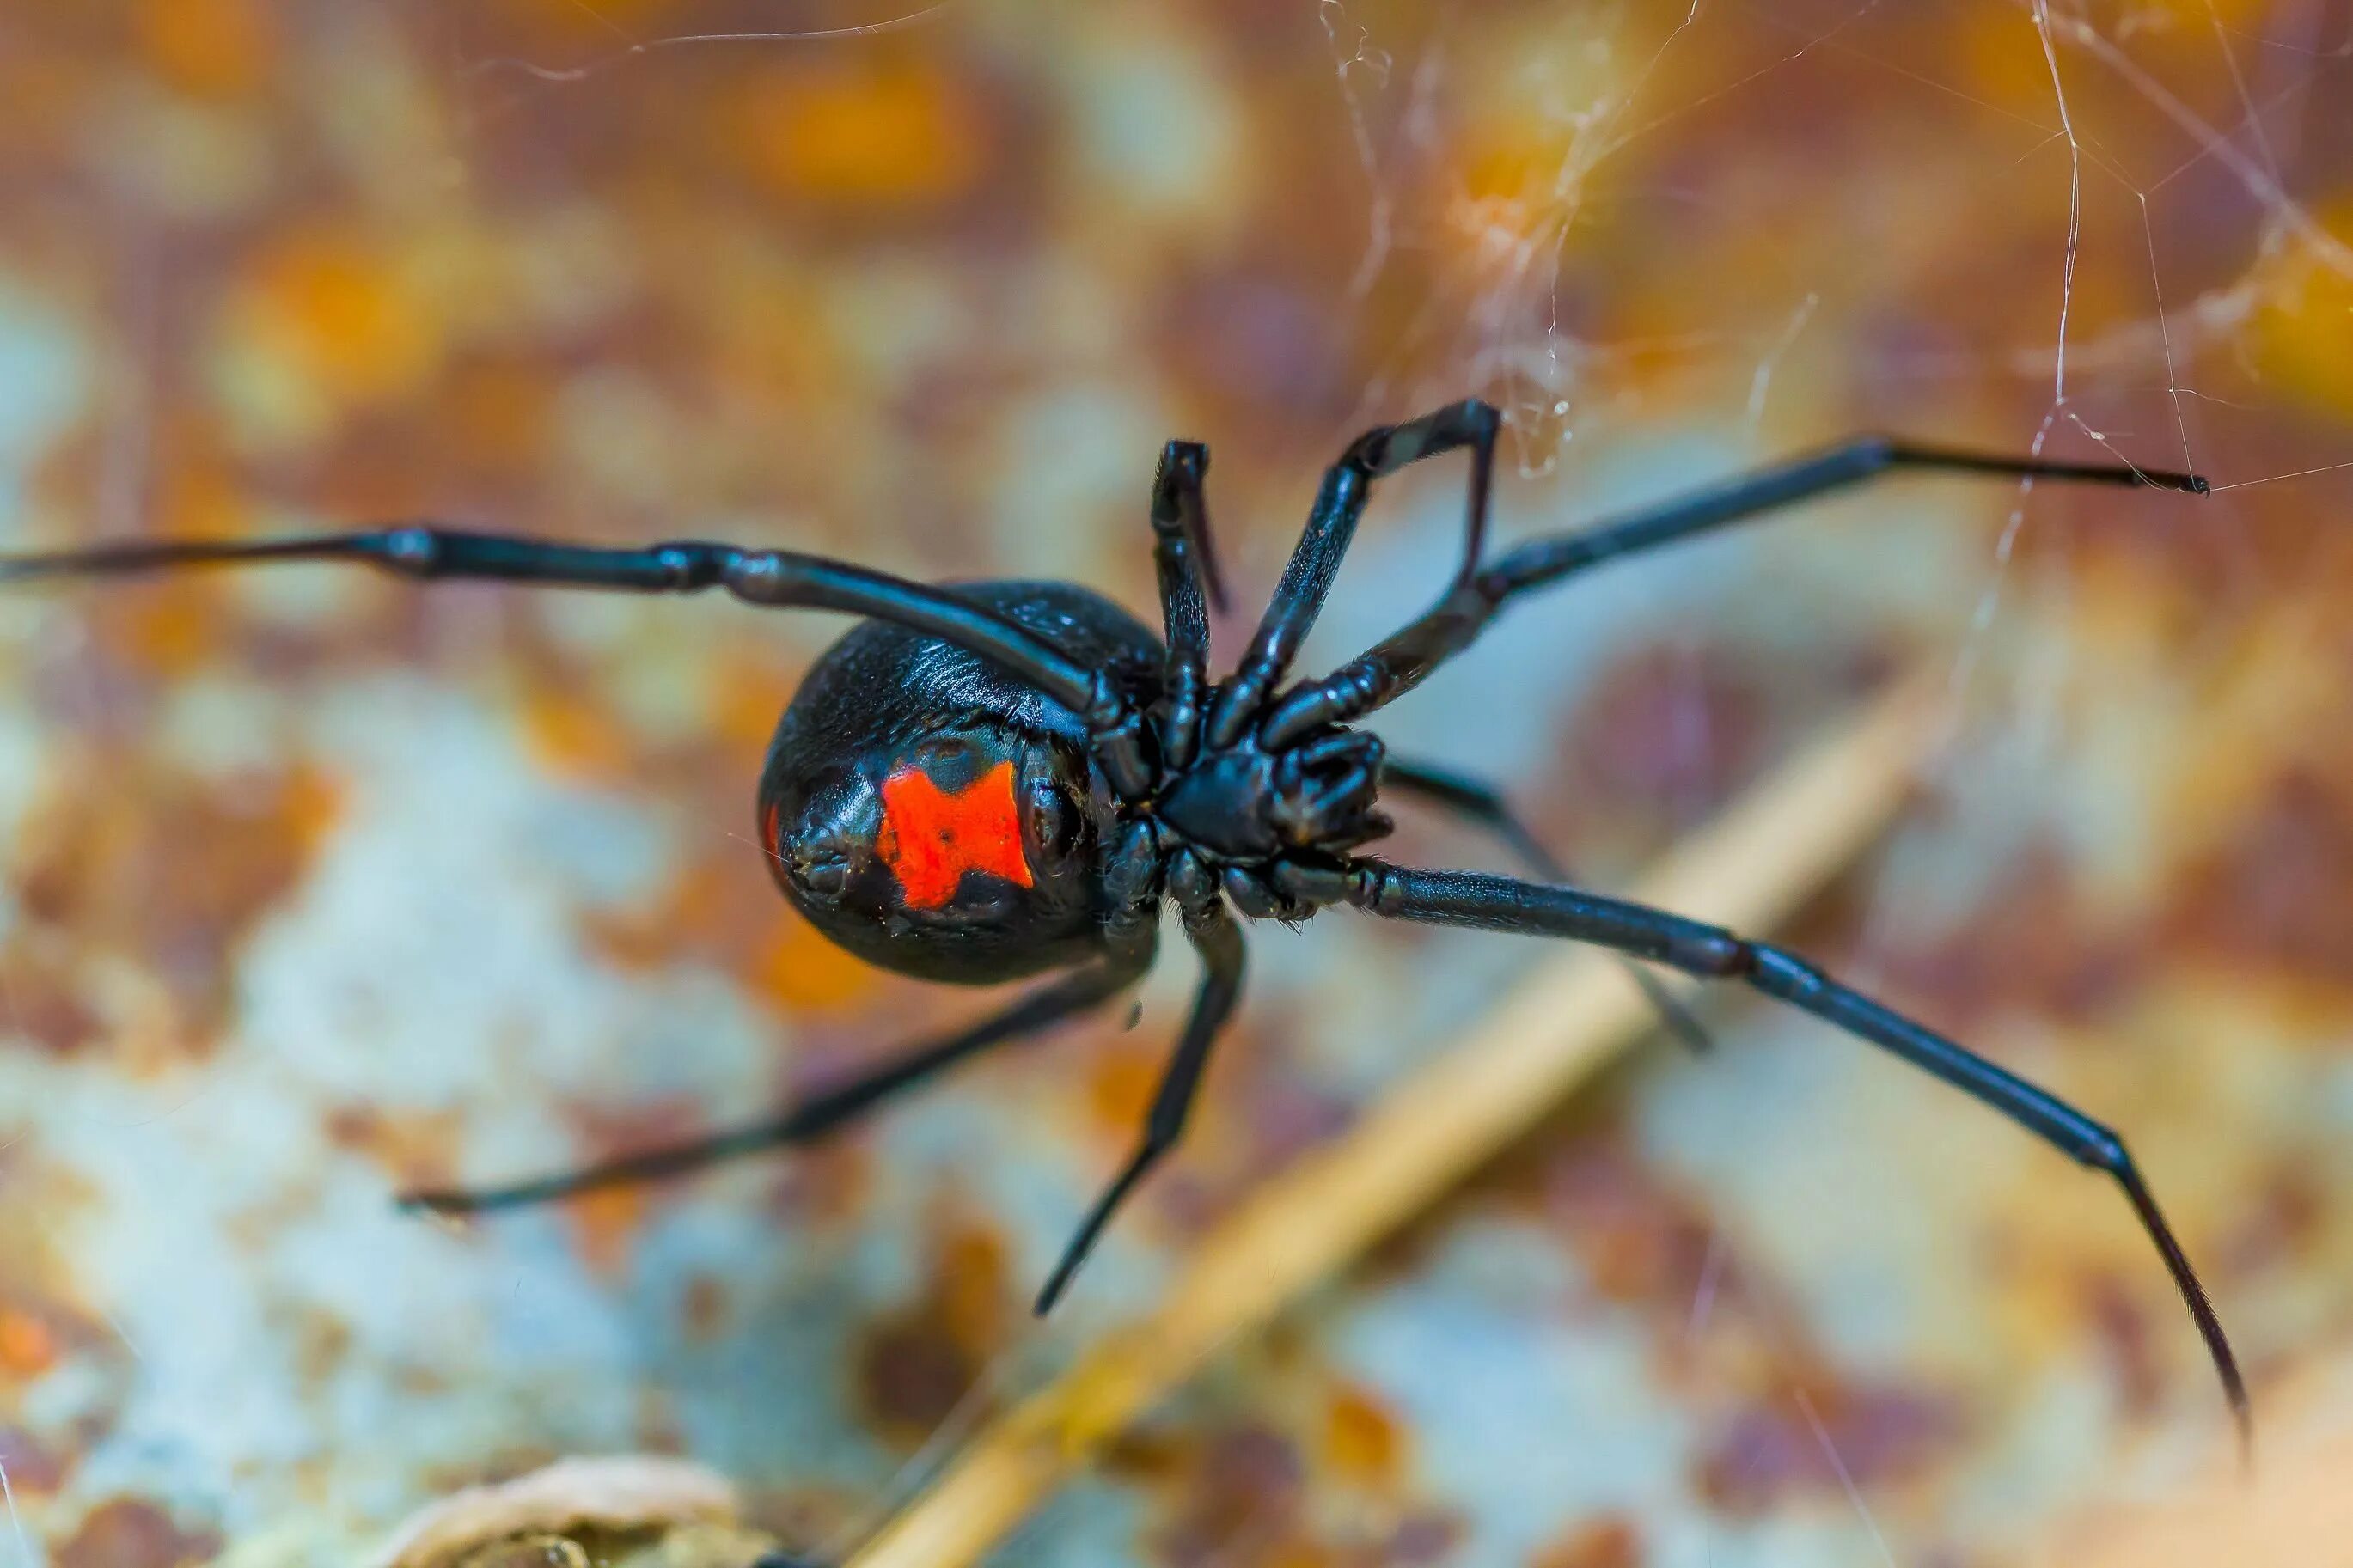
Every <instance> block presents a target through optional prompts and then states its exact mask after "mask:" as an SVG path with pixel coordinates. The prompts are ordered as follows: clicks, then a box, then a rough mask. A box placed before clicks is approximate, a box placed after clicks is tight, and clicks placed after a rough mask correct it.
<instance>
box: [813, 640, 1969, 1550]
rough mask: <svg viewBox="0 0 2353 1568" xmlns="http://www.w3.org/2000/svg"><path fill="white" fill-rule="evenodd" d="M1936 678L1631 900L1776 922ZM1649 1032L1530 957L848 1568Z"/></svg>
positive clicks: (1317, 1265) (1740, 922)
mask: <svg viewBox="0 0 2353 1568" xmlns="http://www.w3.org/2000/svg"><path fill="white" fill-rule="evenodd" d="M1939 689H1941V683H1937V682H1927V683H1923V682H1918V681H1915V682H1912V683H1909V684H1906V685H1905V686H1903V687H1901V688H1899V689H1897V690H1896V691H1895V692H1894V694H1893V695H1891V696H1887V697H1884V698H1883V699H1881V700H1877V701H1875V702H1874V703H1873V704H1872V705H1871V706H1870V708H1869V709H1868V710H1866V711H1865V712H1864V713H1863V714H1862V716H1861V717H1860V718H1858V719H1856V720H1855V721H1852V722H1851V723H1849V724H1847V725H1845V726H1844V727H1842V728H1841V730H1840V731H1838V732H1837V733H1836V734H1835V735H1834V736H1833V737H1831V739H1830V740H1828V741H1827V742H1823V743H1821V744H1820V745H1818V746H1817V747H1815V748H1814V749H1812V750H1811V751H1810V752H1807V753H1805V754H1804V755H1803V756H1802V757H1800V758H1799V760H1798V761H1797V762H1795V763H1792V764H1791V765H1789V766H1788V767H1787V768H1786V769H1784V770H1783V771H1782V772H1781V773H1779V774H1778V775H1777V776H1776V777H1774V778H1773V779H1772V780H1771V781H1769V782H1768V783H1767V784H1765V785H1763V786H1762V787H1760V788H1758V789H1757V790H1756V791H1755V792H1753V793H1752V794H1751V795H1748V796H1747V797H1746V798H1745V799H1744V800H1743V801H1742V802H1740V803H1739V804H1738V805H1736V806H1735V807H1734V808H1733V809H1732V810H1731V811H1730V812H1728V813H1727V814H1726V815H1725V816H1723V817H1722V818H1720V819H1719V820H1718V821H1717V822H1716V823H1715V824H1714V825H1713V826H1710V827H1709V828H1708V829H1707V830H1706V831H1705V832H1704V833H1702V834H1701V835H1700V836H1698V837H1695V838H1694V839H1693V840H1691V841H1690V842H1688V843H1687V844H1685V845H1684V846H1683V847H1682V848H1681V849H1679V850H1678V851H1677V852H1676V853H1675V854H1674V855H1673V856H1672V857H1670V858H1669V859H1668V860H1667V861H1666V862H1665V863H1664V864H1663V865H1662V866H1661V867H1659V868H1657V869H1656V870H1655V871H1654V873H1653V874H1652V875H1651V876H1649V877H1647V878H1645V879H1643V881H1642V882H1641V885H1640V887H1639V889H1637V891H1636V894H1635V896H1636V897H1639V898H1641V899H1643V900H1647V901H1650V902H1653V903H1658V904H1662V905H1665V906H1666V907H1668V908H1670V909H1674V910H1681V911H1684V912H1687V913H1691V914H1694V915H1697V916H1701V917H1704V918H1707V919H1713V920H1717V921H1724V922H1725V923H1727V924H1731V925H1735V926H1738V927H1745V928H1750V929H1754V928H1757V927H1762V926H1767V925H1770V924H1772V923H1774V922H1776V921H1779V920H1781V919H1782V918H1784V917H1785V916H1786V915H1787V914H1788V912H1789V911H1790V910H1792V909H1793V908H1794V907H1795V906H1796V905H1797V904H1798V903H1799V901H1800V900H1803V899H1805V898H1806V897H1807V896H1808V895H1809V894H1810V893H1811V892H1813V891H1814V890H1815V889H1818V888H1819V887H1820V885H1821V884H1822V883H1823V882H1824V881H1825V880H1826V879H1829V878H1830V877H1831V875H1832V874H1833V873H1834V872H1835V871H1836V870H1837V869H1838V868H1840V867H1841V865H1843V864H1844V863H1845V862H1846V861H1847V860H1848V859H1850V858H1852V856H1854V855H1855V854H1856V853H1857V852H1858V851H1860V850H1861V849H1862V847H1863V846H1864V845H1866V844H1867V843H1869V842H1870V840H1871V839H1872V837H1873V836H1874V835H1876V834H1877V833H1878V831H1879V830H1880V828H1881V827H1882V826H1883V825H1884V824H1885V822H1886V820H1887V818H1888V816H1890V815H1891V814H1892V813H1893V812H1894V809H1895V806H1896V805H1897V804H1898V803H1899V802H1900V801H1901V799H1902V797H1903V795H1904V791H1905V785H1906V784H1907V782H1908V781H1909V779H1910V777H1911V775H1912V773H1913V771H1914V769H1915V764H1916V763H1917V762H1918V760H1919V758H1920V756H1921V754H1922V752H1924V751H1925V750H1926V746H1927V744H1928V739H1929V735H1930V732H1931V730H1932V722H1931V717H1930V716H1931V714H1932V713H1933V711H1934V710H1935V707H1936V692H1937V691H1938V690H1939ZM1650 1025H1651V1016H1650V1015H1649V1013H1648V1011H1647V1009H1646V1007H1645V1005H1644V1003H1643V1002H1642V1000H1641V995H1640V994H1639V993H1638V992H1637V991H1636V990H1635V988H1634V986H1633V985H1632V984H1631V983H1630V981H1629V980H1628V979H1627V978H1626V976H1625V973H1624V972H1623V971H1622V970H1620V968H1619V967H1618V966H1617V965H1616V964H1614V963H1609V961H1607V960H1606V959H1602V958H1599V957H1598V956H1596V955H1594V954H1592V953H1589V952H1581V951H1580V952H1571V953H1567V954H1564V955H1563V956H1561V957H1560V958H1558V959H1556V960H1553V961H1551V962H1548V963H1546V965H1545V966H1544V967H1543V968H1541V969H1539V970H1538V971H1537V972H1536V973H1534V974H1533V975H1531V976H1530V977H1529V978H1528V979H1527V980H1526V981H1525V982H1524V983H1522V984H1520V985H1519V986H1518V987H1517V988H1516V989H1515V990H1514V991H1513V992H1512V993H1511V994H1509V995H1508V996H1506V997H1505V998H1504V1001H1503V1002H1502V1004H1501V1005H1498V1006H1497V1007H1496V1008H1495V1009H1494V1010H1493V1012H1492V1013H1490V1014H1488V1015H1487V1016H1485V1017H1484V1018H1483V1019H1482V1021H1481V1022H1480V1023H1479V1024H1478V1025H1477V1026H1474V1027H1473V1028H1472V1029H1471V1030H1470V1031H1468V1032H1467V1033H1466V1035H1465V1036H1464V1037H1462V1039H1461V1041H1460V1042H1459V1043H1458V1044H1457V1045H1455V1046H1454V1047H1452V1048H1451V1049H1450V1050H1449V1051H1448V1052H1447V1053H1446V1054H1445V1055H1444V1056H1443V1057H1442V1058H1440V1059H1439V1060H1438V1061H1436V1062H1434V1063H1433V1064H1431V1065H1430V1067H1428V1068H1424V1069H1422V1070H1421V1071H1419V1072H1418V1073H1416V1074H1414V1075H1413V1076H1411V1077H1410V1078H1409V1079H1407V1080H1406V1081H1404V1082H1403V1083H1400V1084H1399V1085H1398V1087H1397V1088H1396V1089H1395V1090H1394V1091H1392V1092H1391V1093H1389V1094H1388V1096H1386V1097H1385V1098H1384V1099H1383V1100H1381V1101H1380V1103H1379V1104H1377V1106H1375V1107H1374V1108H1373V1109H1372V1110H1370V1111H1369V1112H1368V1113H1367V1114H1366V1116H1365V1117H1364V1118H1363V1119H1362V1120H1361V1121H1358V1122H1357V1123H1356V1126H1355V1127H1354V1128H1352V1129H1351V1130H1350V1131H1348V1132H1347V1133H1345V1135H1344V1136H1342V1137H1340V1138H1338V1139H1336V1140H1335V1141H1334V1142H1332V1143H1330V1144H1328V1145H1326V1146H1325V1147H1324V1148H1323V1149H1320V1150H1318V1151H1316V1152H1314V1153H1312V1154H1310V1155H1308V1156H1307V1157H1305V1158H1304V1159H1303V1160H1301V1161H1300V1162H1299V1163H1297V1164H1296V1165H1295V1166H1293V1168H1292V1169H1290V1170H1289V1171H1287V1172H1285V1173H1283V1174H1282V1175H1281V1176H1279V1177H1277V1178H1275V1179H1274V1180H1273V1181H1271V1182H1270V1183H1269V1184H1267V1185H1266V1186H1265V1187H1264V1188H1263V1189H1262V1190H1261V1192H1260V1193H1259V1194H1257V1195H1256V1196H1254V1197H1253V1198H1252V1199H1251V1200H1250V1202H1248V1203H1247V1204H1245V1205H1243V1206H1242V1207H1241V1208H1240V1209H1239V1210H1238V1211H1237V1212H1236V1213H1234V1214H1233V1215H1231V1216H1230V1217H1229V1218H1228V1219H1227V1220H1225V1221H1224V1222H1223V1223H1222V1224H1221V1225H1220V1226H1219V1227H1218V1228H1217V1229H1216V1230H1215V1231H1214V1232H1213V1233H1212V1234H1211V1235H1209V1236H1208V1237H1207V1238H1205V1239H1204V1240H1203V1241H1202V1243H1201V1244H1200V1245H1199V1247H1198V1248H1197V1249H1196V1251H1195V1253H1194V1255H1193V1257H1192V1258H1191V1260H1190V1262H1189V1264H1188V1265H1187V1268H1186V1272H1185V1274H1184V1276H1183V1278H1182V1279H1179V1280H1178V1281H1177V1282H1176V1286H1175V1287H1174V1289H1171V1290H1170V1291H1169V1292H1168V1294H1167V1296H1166V1299H1165V1300H1163V1301H1162V1303H1161V1305H1160V1306H1159V1307H1158V1308H1157V1309H1156V1310H1153V1311H1152V1312H1150V1313H1148V1314H1147V1315H1145V1317H1143V1318H1142V1319H1140V1320H1137V1321H1133V1322H1131V1323H1129V1324H1127V1325H1125V1326H1124V1327H1122V1328H1119V1329H1117V1330H1115V1331H1113V1332H1111V1333H1110V1334H1108V1335H1106V1336H1105V1337H1104V1338H1103V1340H1101V1341H1100V1342H1097V1343H1095V1344H1094V1345H1092V1346H1091V1347H1089V1348H1088V1349H1087V1350H1086V1351H1085V1352H1082V1354H1081V1355H1080V1356H1079V1358H1078V1359H1077V1361H1076V1362H1075V1363H1073V1364H1072V1365H1071V1368H1070V1369H1069V1370H1068V1371H1067V1372H1066V1373H1064V1374H1063V1375H1062V1376H1061V1377H1060V1379H1059V1380H1058V1381H1057V1382H1055V1383H1054V1384H1051V1385H1050V1386H1048V1387H1047V1388H1045V1389H1043V1390H1041V1391H1040V1392H1039V1393H1038V1394H1034V1395H1032V1396H1031V1397H1029V1399H1027V1400H1025V1401H1023V1402H1022V1403H1021V1404H1020V1405H1017V1406H1016V1407H1015V1408H1014V1409H1013V1410H1011V1411H1010V1412H1008V1414H1007V1415H1004V1416H1002V1417H1001V1418H999V1419H998V1420H997V1422H995V1423H994V1424H993V1425H992V1426H989V1427H987V1429H986V1430H984V1431H983V1432H982V1433H981V1434H980V1435H979V1436H978V1437H976V1439H975V1440H974V1442H973V1443H972V1445H971V1446H970V1447H967V1448H966V1449H965V1451H964V1452H963V1453H962V1454H961V1455H959V1456H958V1457H957V1458H956V1459H955V1462H954V1463H953V1464H951V1465H950V1466H949V1467H948V1468H947V1469H946V1470H945V1471H944V1472H943V1474H942V1475H941V1476H940V1478H939V1479H938V1480H937V1481H936V1482H935V1483H934V1485H933V1486H932V1487H931V1488H930V1489H928V1490H927V1491H926V1492H925V1493H924V1494H923V1495H922V1496H921V1497H919V1498H918V1499H917V1500H915V1502H914V1503H913V1505H912V1506H911V1507H909V1508H908V1509H907V1510H905V1511H904V1512H902V1513H901V1514H900V1515H899V1517H898V1518H897V1519H895V1520H893V1521H892V1522H891V1523H890V1524H888V1525H886V1526H885V1527H884V1528H883V1529H882V1531H881V1532H880V1533H879V1534H878V1535H877V1536H876V1537H875V1538H874V1540H873V1541H872V1542H870V1543H868V1545H867V1546H866V1548H865V1550H863V1551H862V1552H860V1553H859V1554H858V1555H857V1556H855V1557H853V1558H852V1559H851V1560H850V1568H961V1565H962V1564H965V1563H972V1562H974V1561H976V1559H978V1558H979V1557H980V1556H981V1555H982V1554H983V1553H984V1552H987V1550H988V1549H989V1548H990V1547H991V1546H992V1545H994V1544H995V1543H996V1542H998V1541H1000V1540H1002V1539H1003V1538H1004V1536H1005V1535H1006V1534H1007V1533H1008V1531H1011V1530H1012V1529H1013V1528H1014V1527H1015V1526H1016V1525H1018V1523H1019V1522H1020V1521H1022V1519H1023V1518H1024V1517H1026V1516H1027V1515H1028V1514H1029V1511H1030V1510H1032V1509H1033V1508H1035V1507H1036V1506H1037V1504H1038V1503H1039V1501H1041V1500H1043V1499H1044V1498H1046V1497H1047V1496H1048V1495H1049V1494H1050V1493H1051V1492H1052V1491H1053V1489H1055V1488H1056V1487H1057V1486H1058V1485H1060V1483H1061V1481H1062V1480H1063V1479H1066V1478H1067V1477H1068V1476H1070V1475H1071V1472H1072V1471H1074V1470H1076V1469H1077V1468H1079V1467H1080V1466H1082V1464H1084V1463H1085V1462H1086V1460H1087V1458H1088V1457H1089V1456H1090V1455H1091V1454H1092V1453H1093V1452H1094V1450H1095V1449H1096V1448H1097V1447H1100V1446H1101V1445H1102V1444H1103V1442H1104V1441H1105V1440H1106V1439H1108V1438H1110V1437H1112V1436H1114V1435H1116V1434H1117V1433H1118V1432H1119V1431H1120V1430H1121V1429H1122V1428H1124V1426H1127V1425H1128V1423H1130V1422H1131V1421H1133V1420H1134V1419H1135V1418H1136V1417H1138V1416H1139V1415H1143V1414H1144V1413H1145V1411H1146V1410H1148V1409H1149V1408H1150V1407H1151V1406H1152V1405H1155V1404H1156V1403H1157V1402H1158V1401H1159V1400H1160V1399H1161V1397H1162V1396H1163V1395H1165V1394H1167V1393H1168V1392H1169V1391H1170V1390H1171V1389H1172V1388H1174V1387H1176V1385H1177V1384H1180V1383H1182V1382H1184V1381H1185V1380H1186V1379H1187V1378H1188V1377H1190V1376H1191V1375H1192V1374H1193V1373H1194V1372H1195V1371H1196V1370H1197V1369H1198V1367H1199V1366H1200V1365H1201V1364H1202V1363H1203V1362H1204V1361H1206V1360H1207V1359H1208V1357H1209V1356H1210V1355H1211V1354H1212V1353H1214V1352H1216V1351H1217V1350H1218V1348H1219V1346H1220V1345H1221V1344H1223V1343H1224V1342H1226V1341H1227V1340H1229V1339H1230V1338H1232V1337H1233V1336H1235V1335H1237V1334H1239V1333H1241V1332H1244V1331H1248V1330H1250V1329H1254V1328H1257V1327H1259V1326H1260V1325H1261V1324H1263V1323H1265V1322H1266V1321H1267V1320H1268V1319H1269V1318H1271V1317H1272V1316H1273V1315H1274V1313H1275V1312H1277V1311H1278V1310H1281V1309H1282V1307H1283V1305H1284V1304H1285V1303H1287V1302H1289V1301H1291V1300H1293V1299H1295V1298H1296V1297H1297V1296H1298V1295H1299V1294H1300V1293H1301V1292H1303V1291H1304V1290H1306V1289H1309V1288H1311V1287H1313V1286H1314V1285H1315V1284H1316V1283H1317V1282H1319V1281H1320V1280H1322V1279H1324V1278H1326V1277H1327V1276H1329V1275H1330V1274H1331V1273H1333V1271H1335V1269H1337V1268H1340V1267H1341V1266H1342V1265H1344V1264H1345V1263H1346V1262H1347V1261H1348V1260H1349V1259H1351V1258H1355V1257H1356V1256H1357V1255H1358V1254H1359V1253H1361V1252H1362V1251H1363V1250H1364V1249H1365V1248H1366V1247H1368V1246H1370V1245H1371V1244H1372V1243H1373V1242H1375V1241H1377V1240H1378V1239H1379V1238H1380V1237H1383V1236H1384V1235H1386V1234H1387V1233H1388V1232H1389V1231H1391V1230H1393V1229H1395V1228H1396V1227H1397V1226H1398V1225H1400V1224H1401V1223H1403V1222H1404V1221H1406V1220H1408V1219H1409V1218H1410V1217H1412V1216H1413V1215H1415V1214H1417V1213H1419V1211H1421V1210H1422V1209H1423V1208H1425V1207H1427V1206H1428V1205H1430V1202H1431V1201H1432V1200H1433V1199H1435V1198H1436V1197H1438V1196H1439V1195H1440V1194H1442V1193H1444V1192H1445V1191H1446V1190H1447V1189H1448V1188H1449V1187H1451V1186H1452V1185H1453V1184H1455V1183H1456V1182H1458V1181H1460V1180H1461V1178H1462V1177H1463V1176H1464V1175H1466V1174H1467V1173H1470V1172H1471V1171H1472V1170H1474V1169H1476V1168H1477V1167H1478V1166H1479V1165H1480V1164H1481V1163H1482V1162H1484V1161H1485V1160H1487V1159H1488V1158H1489V1157H1490V1156H1491V1155H1493V1153H1494V1152H1496V1151H1497V1150H1498V1149H1500V1148H1501V1147H1503V1146H1504V1145H1505V1144H1507V1143H1509V1142H1511V1141H1512V1140H1513V1139H1514V1138H1515V1137H1517V1136H1519V1135H1520V1134H1522V1133H1523V1132H1525V1131H1527V1130H1528V1129H1529V1128H1530V1127H1531V1126H1533V1125H1534V1124H1535V1122H1536V1121H1538V1120H1539V1119H1540V1118H1542V1117H1543V1116H1544V1115H1545V1114H1546V1111H1547V1110H1549V1109H1550V1108H1551V1107H1552V1106H1554V1105H1555V1104H1556V1103H1557V1102H1558V1101H1559V1100H1560V1099H1561V1098H1562V1096H1564V1095H1565V1094H1567V1092H1568V1091H1569V1090H1570V1089H1573V1088H1575V1087H1576V1086H1577V1084H1578V1083H1579V1082H1581V1081H1583V1080H1584V1079H1588V1078H1589V1077H1590V1076H1591V1075H1592V1074H1593V1073H1594V1072H1595V1071H1596V1070H1597V1069H1599V1068H1601V1067H1602V1066H1604V1065H1606V1064H1607V1063H1608V1062H1609V1060H1610V1059H1612V1058H1614V1057H1615V1056H1616V1055H1617V1054H1618V1053H1619V1052H1620V1050H1621V1049H1622V1048H1623V1047H1626V1046H1627V1045H1628V1044H1629V1043H1630V1042H1631V1041H1633V1040H1634V1039H1636V1038H1638V1037H1641V1035H1642V1034H1643V1033H1644V1032H1645V1030H1646V1029H1647V1028H1648V1027H1649V1026H1650Z"/></svg>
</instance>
